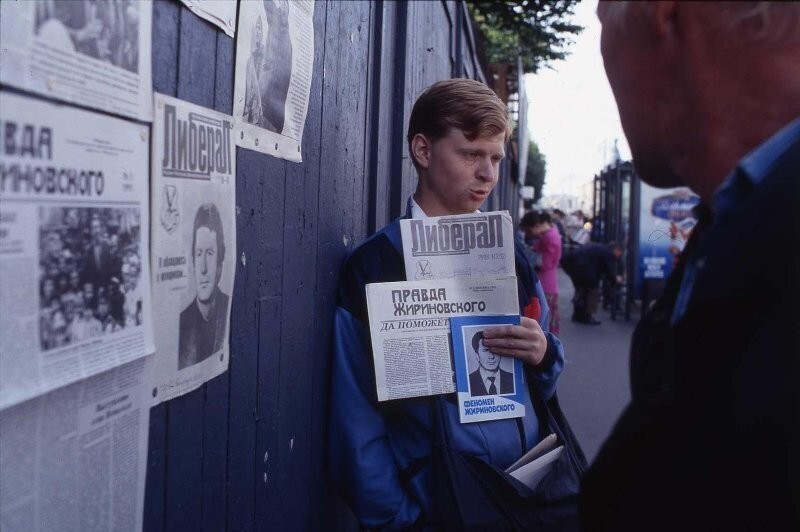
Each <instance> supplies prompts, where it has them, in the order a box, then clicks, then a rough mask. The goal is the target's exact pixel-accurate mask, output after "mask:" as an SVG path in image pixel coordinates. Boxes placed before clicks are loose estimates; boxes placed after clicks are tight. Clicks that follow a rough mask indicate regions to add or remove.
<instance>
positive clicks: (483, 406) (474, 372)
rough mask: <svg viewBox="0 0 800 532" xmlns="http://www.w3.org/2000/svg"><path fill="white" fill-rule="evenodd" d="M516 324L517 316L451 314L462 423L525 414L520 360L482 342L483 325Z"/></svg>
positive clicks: (485, 326)
mask: <svg viewBox="0 0 800 532" xmlns="http://www.w3.org/2000/svg"><path fill="white" fill-rule="evenodd" d="M499 325H519V316H518V315H511V316H500V315H495V316H456V317H453V318H450V328H451V333H452V339H453V366H454V368H455V372H456V392H457V395H458V405H459V407H458V410H459V419H460V421H461V422H462V423H472V422H475V421H488V420H490V419H506V418H512V417H522V416H524V415H525V395H524V383H523V368H522V362H521V361H520V360H519V359H516V358H514V357H507V356H500V355H497V354H495V353H493V352H492V350H491V349H490V348H489V347H487V346H486V345H485V344H484V343H483V337H484V333H485V331H486V329H488V328H490V327H496V326H499Z"/></svg>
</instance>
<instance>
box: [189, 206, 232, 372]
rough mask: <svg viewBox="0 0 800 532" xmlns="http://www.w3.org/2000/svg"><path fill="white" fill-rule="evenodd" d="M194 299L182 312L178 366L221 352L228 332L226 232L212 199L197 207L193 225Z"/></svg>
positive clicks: (196, 361) (191, 251) (190, 249)
mask: <svg viewBox="0 0 800 532" xmlns="http://www.w3.org/2000/svg"><path fill="white" fill-rule="evenodd" d="M189 251H190V254H191V257H192V275H191V277H192V278H193V279H194V283H193V286H194V299H192V301H191V302H190V303H189V304H188V305H187V306H186V308H185V309H183V311H181V317H180V327H179V328H178V369H183V368H185V367H187V366H192V365H194V364H197V363H198V362H202V361H203V360H205V359H207V358H208V357H210V356H211V355H212V354H214V353H216V352H219V351H220V350H221V349H222V348H223V345H224V343H225V341H226V339H227V334H228V302H229V300H230V299H229V296H228V294H226V293H225V292H223V291H222V290H220V288H219V281H220V278H221V277H222V268H223V266H224V263H225V231H224V229H223V227H222V218H221V217H220V215H219V209H218V208H217V206H216V205H215V204H214V203H212V202H210V201H209V202H206V203H203V204H201V205H200V207H198V208H197V212H196V213H195V215H194V224H193V225H192V246H191V247H190V248H189Z"/></svg>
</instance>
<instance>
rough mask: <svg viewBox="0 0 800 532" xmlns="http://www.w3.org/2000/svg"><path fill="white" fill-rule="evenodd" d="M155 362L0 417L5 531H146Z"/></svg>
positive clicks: (0, 525) (0, 513)
mask: <svg viewBox="0 0 800 532" xmlns="http://www.w3.org/2000/svg"><path fill="white" fill-rule="evenodd" d="M151 361H152V356H148V357H144V358H140V359H138V360H134V361H133V362H129V363H128V364H125V365H123V366H119V367H117V368H114V369H112V370H109V371H106V372H103V373H100V374H98V375H94V376H93V377H89V378H88V379H84V380H81V381H79V382H75V383H73V384H70V385H67V386H64V387H62V388H59V389H57V390H53V391H51V392H48V393H47V394H44V395H41V396H39V397H36V398H34V399H30V400H28V401H25V402H23V403H20V404H17V405H15V406H12V407H10V408H7V409H6V410H3V411H2V412H0V472H2V473H1V474H0V529H2V530H3V532H47V531H50V530H59V531H64V532H84V531H87V530H114V531H115V532H136V531H139V530H141V529H142V514H143V510H144V491H145V475H146V469H147V441H148V433H149V416H150V409H149V406H148V404H147V401H146V398H145V397H144V395H145V394H146V392H147V391H148V390H147V388H148V386H147V384H146V383H147V381H148V376H147V373H148V372H149V371H150V370H151Z"/></svg>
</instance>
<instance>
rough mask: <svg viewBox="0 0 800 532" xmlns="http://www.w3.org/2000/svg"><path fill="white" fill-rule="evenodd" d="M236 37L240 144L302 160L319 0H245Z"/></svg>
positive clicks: (235, 96) (236, 108) (236, 110)
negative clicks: (315, 18) (316, 11)
mask: <svg viewBox="0 0 800 532" xmlns="http://www.w3.org/2000/svg"><path fill="white" fill-rule="evenodd" d="M236 40H237V44H236V70H235V81H234V92H233V116H234V117H236V145H237V146H241V147H242V148H247V149H250V150H255V151H259V152H261V153H266V154H267V155H272V156H274V157H280V158H282V159H287V160H289V161H294V162H300V161H302V154H301V151H300V149H301V146H300V143H301V141H302V139H303V128H304V127H305V122H306V113H307V111H308V99H309V94H310V92H311V75H312V73H313V70H314V2H313V1H312V0H293V1H291V2H289V1H287V0H269V1H264V2H258V1H255V0H253V1H249V2H241V3H240V4H239V28H238V30H237V39H236Z"/></svg>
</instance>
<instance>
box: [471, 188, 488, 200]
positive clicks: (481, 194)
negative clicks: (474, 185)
mask: <svg viewBox="0 0 800 532" xmlns="http://www.w3.org/2000/svg"><path fill="white" fill-rule="evenodd" d="M469 193H470V194H471V195H472V197H473V198H474V199H485V198H486V196H488V195H489V191H488V190H470V191H469Z"/></svg>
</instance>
